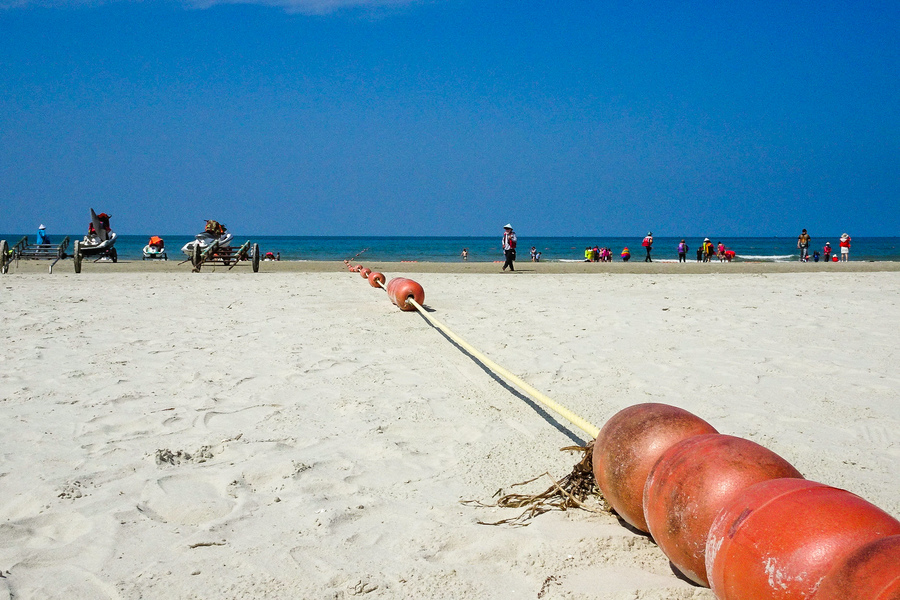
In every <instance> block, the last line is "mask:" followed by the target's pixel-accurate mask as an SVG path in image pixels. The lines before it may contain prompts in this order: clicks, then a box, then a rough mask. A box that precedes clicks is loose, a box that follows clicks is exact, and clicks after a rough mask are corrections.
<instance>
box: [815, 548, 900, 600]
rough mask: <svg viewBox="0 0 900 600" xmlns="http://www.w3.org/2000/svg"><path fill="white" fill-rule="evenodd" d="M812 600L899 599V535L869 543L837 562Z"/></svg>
mask: <svg viewBox="0 0 900 600" xmlns="http://www.w3.org/2000/svg"><path fill="white" fill-rule="evenodd" d="M813 600H900V535H892V536H889V537H884V538H881V539H879V540H875V541H874V542H869V543H868V544H866V545H865V546H861V547H859V548H858V549H856V550H855V551H854V552H852V553H850V554H849V555H848V556H846V557H845V558H844V559H843V560H841V561H838V563H837V564H836V565H834V566H833V567H832V568H831V570H830V571H828V574H827V575H825V579H823V580H822V585H820V586H819V589H818V591H817V592H816V593H815V595H814V596H813Z"/></svg>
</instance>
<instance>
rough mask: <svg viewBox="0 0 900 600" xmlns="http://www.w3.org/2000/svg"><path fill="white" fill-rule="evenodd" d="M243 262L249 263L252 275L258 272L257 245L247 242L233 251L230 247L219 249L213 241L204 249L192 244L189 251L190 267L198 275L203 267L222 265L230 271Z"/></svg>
mask: <svg viewBox="0 0 900 600" xmlns="http://www.w3.org/2000/svg"><path fill="white" fill-rule="evenodd" d="M245 261H249V262H250V265H251V266H252V267H253V272H254V273H258V272H259V244H254V243H251V242H250V240H247V241H246V242H244V244H243V245H242V246H241V247H240V248H238V249H237V250H235V249H234V248H232V247H231V246H223V247H220V246H219V242H218V241H215V242H213V243H212V244H210V245H209V246H207V247H206V249H201V248H200V244H194V247H193V249H192V251H191V265H193V267H194V268H193V272H194V273H199V272H200V269H202V268H203V265H224V266H226V267H228V270H229V271H230V270H231V269H233V268H235V267H236V266H238V265H239V264H240V263H241V262H245Z"/></svg>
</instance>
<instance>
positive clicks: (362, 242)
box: [0, 232, 900, 262]
mask: <svg viewBox="0 0 900 600" xmlns="http://www.w3.org/2000/svg"><path fill="white" fill-rule="evenodd" d="M23 235H24V234H21V233H20V234H18V235H16V234H0V239H5V240H7V242H8V243H9V244H10V245H12V244H14V243H16V242H17V241H18V240H19V239H21V237H22V236H23ZM50 235H51V240H52V241H54V242H58V241H60V240H62V239H63V238H64V237H65V235H57V234H54V233H53V232H50ZM69 237H70V238H71V239H72V240H75V239H80V238H81V237H82V236H81V235H78V236H76V235H74V234H69ZM162 237H163V238H164V239H165V242H166V250H167V251H168V254H169V260H178V261H180V260H183V259H184V258H186V257H185V256H183V255H182V254H181V247H182V246H183V245H184V244H186V243H187V242H189V241H191V240H193V239H194V238H193V237H192V236H184V235H172V236H162ZM148 238H149V236H148V235H120V236H119V237H118V241H117V243H116V249H117V250H118V253H119V260H141V250H142V248H143V247H144V245H145V244H146V243H147V240H148ZM711 239H712V242H713V243H714V244H718V242H719V241H722V242H723V243H724V244H725V246H726V248H728V249H730V250H734V251H735V252H736V253H737V258H736V259H735V260H737V261H753V262H758V261H764V262H790V261H796V260H798V259H799V257H800V254H799V250H797V238H796V237H794V238H772V237H766V238H762V237H746V238H725V237H723V238H711ZM29 240H30V241H31V242H34V234H29ZM247 240H250V241H252V242H255V243H258V244H259V246H260V249H261V251H262V252H263V253H265V252H273V253H279V252H280V253H281V260H343V259H345V258H351V257H353V256H354V255H356V254H357V253H359V252H362V254H361V255H360V260H363V259H365V260H377V261H404V260H408V261H420V262H424V261H432V262H453V261H458V260H461V258H460V253H461V252H462V249H463V248H468V249H469V260H470V261H473V262H493V261H498V260H499V261H502V260H503V252H502V250H501V249H500V236H495V237H324V236H323V237H318V236H307V237H299V236H241V235H239V234H235V239H234V243H233V244H238V245H239V244H241V243H243V242H244V241H247ZM679 241H680V238H674V237H657V238H655V239H654V244H653V259H654V260H662V261H666V260H677V258H678V255H677V253H676V247H677V246H678V242H679ZM685 241H686V242H687V244H688V246H689V247H690V250H689V252H688V260H693V261H695V260H696V249H697V247H698V246H699V245H700V244H701V243H702V241H703V238H685ZM825 242H831V246H832V248H833V249H834V251H835V252H837V253H840V249H839V247H838V242H839V235H835V236H831V237H822V238H814V239H813V245H812V247H811V248H810V254H812V251H813V250H818V251H819V252H821V250H822V246H824V245H825ZM595 245H597V246H600V247H604V246H605V247H608V248H610V249H611V250H612V254H613V260H614V261H615V262H619V261H621V258H619V254H620V253H621V251H622V248H624V247H626V246H627V247H628V248H630V249H631V253H632V260H633V261H642V260H643V258H644V249H643V248H642V247H641V238H640V237H603V236H597V237H591V238H586V237H529V236H519V244H518V259H519V260H528V259H529V251H530V249H531V247H532V246H534V247H535V248H537V250H539V251H540V252H541V254H542V256H541V260H543V261H548V262H556V261H580V260H583V259H584V249H585V246H591V247H593V246H595ZM69 248H70V250H71V245H70V246H69ZM850 258H851V260H854V261H884V260H889V261H900V237H868V238H866V237H854V238H853V241H852V248H851V252H850Z"/></svg>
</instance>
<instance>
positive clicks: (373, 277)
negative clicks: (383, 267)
mask: <svg viewBox="0 0 900 600" xmlns="http://www.w3.org/2000/svg"><path fill="white" fill-rule="evenodd" d="M368 279H369V285H371V286H372V287H374V288H377V287H381V286H380V285H378V283H379V282H381V283H382V284H384V279H385V278H384V274H383V273H379V272H378V271H372V272H370V273H369V277H368Z"/></svg>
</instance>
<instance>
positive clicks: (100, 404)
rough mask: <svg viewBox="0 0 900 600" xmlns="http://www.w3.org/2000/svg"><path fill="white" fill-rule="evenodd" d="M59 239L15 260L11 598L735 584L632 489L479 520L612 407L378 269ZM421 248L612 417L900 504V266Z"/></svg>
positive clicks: (490, 326) (444, 300)
mask: <svg viewBox="0 0 900 600" xmlns="http://www.w3.org/2000/svg"><path fill="white" fill-rule="evenodd" d="M130 264H131V265H140V263H130ZM285 264H290V263H282V264H279V265H277V266H278V267H282V265H285ZM544 264H552V263H544ZM850 264H851V265H856V264H859V265H862V264H878V263H850ZM60 265H64V266H65V269H64V270H57V271H56V272H55V273H54V274H53V275H47V274H46V264H42V265H41V269H40V271H38V272H28V270H27V269H24V270H23V269H19V270H18V271H17V270H15V269H14V270H12V271H11V273H10V274H8V275H3V276H0V313H2V315H3V316H2V322H3V327H2V338H0V339H2V342H3V344H2V347H3V352H2V353H0V416H2V424H3V434H2V436H0V457H2V461H0V497H2V498H3V501H2V503H0V599H2V600H7V598H15V599H16V600H21V599H32V598H33V599H39V598H40V599H43V598H67V599H75V598H85V599H87V598H90V599H100V598H122V599H138V598H204V599H206V598H209V599H213V598H278V599H282V598H283V599H288V598H351V597H366V598H447V599H450V598H471V599H476V598H478V599H481V598H537V597H542V598H548V599H550V598H581V597H587V596H588V595H590V597H594V598H607V599H611V600H620V599H626V598H629V599H631V598H642V599H669V598H675V599H704V600H707V599H712V598H713V595H712V593H711V592H710V591H709V590H706V589H703V588H699V587H695V586H693V585H691V584H689V583H687V582H685V581H684V580H682V579H680V578H679V577H677V576H676V575H675V574H674V573H673V571H672V569H671V568H670V566H669V563H668V561H667V560H666V558H665V557H664V556H663V554H662V552H661V551H660V550H659V549H658V548H657V547H656V546H655V544H654V543H653V542H652V541H651V540H649V539H648V538H647V537H645V536H641V535H638V534H637V533H635V532H632V531H630V530H628V529H627V528H625V527H623V526H622V525H621V524H620V523H619V522H618V521H617V519H616V518H615V517H614V516H613V515H610V514H593V513H589V512H585V511H578V510H575V511H568V512H564V513H563V512H554V513H548V514H545V515H542V516H540V517H538V518H537V519H535V520H534V521H533V522H532V524H531V525H530V526H528V527H523V528H509V527H490V526H485V525H480V524H478V521H479V520H494V519H500V518H504V517H511V516H515V515H516V514H517V511H513V510H503V509H490V508H477V507H472V506H465V505H463V504H461V503H460V501H461V500H466V499H478V500H483V501H490V499H491V497H492V496H493V495H494V493H495V492H496V491H497V490H498V489H500V488H502V489H504V490H506V491H509V490H510V485H511V484H513V483H515V482H518V481H522V480H525V479H528V478H530V477H534V476H536V475H539V474H541V473H544V472H549V473H551V474H553V475H554V476H556V477H561V476H563V475H564V474H566V473H567V472H568V471H569V470H570V469H571V466H572V464H573V463H574V462H575V461H576V460H577V457H576V456H575V455H573V454H570V453H565V452H560V451H559V448H561V447H563V446H567V445H571V444H572V443H573V442H579V443H583V442H586V441H587V439H586V436H585V435H584V434H583V433H581V432H580V431H578V430H574V429H572V428H570V427H568V426H567V425H566V424H565V423H561V422H558V421H557V420H555V419H554V418H553V417H552V416H549V415H547V414H546V413H544V412H543V411H540V410H536V409H535V408H534V406H533V405H530V404H529V403H527V402H525V401H524V400H523V399H522V398H521V396H520V395H519V394H517V393H516V392H515V391H514V390H511V389H510V388H508V387H507V386H505V385H503V384H502V383H501V382H499V381H497V380H496V379H495V378H494V377H492V376H491V374H490V373H488V372H486V371H485V370H484V369H483V368H481V367H480V365H479V364H478V363H476V362H474V361H473V360H472V359H471V358H470V357H469V356H467V355H466V354H464V353H463V352H461V351H460V350H459V349H458V348H457V347H456V346H454V345H453V344H451V343H450V342H448V341H447V340H446V339H445V338H444V337H443V336H442V335H441V334H440V333H439V332H438V331H436V330H434V329H433V328H431V327H430V326H429V325H428V324H427V323H426V322H425V321H424V320H423V318H422V317H421V316H419V315H418V314H416V313H402V312H400V311H398V310H397V309H396V308H394V307H393V306H392V305H391V304H390V303H389V302H388V300H387V299H386V297H385V294H384V293H383V292H381V291H380V290H375V289H373V288H371V287H369V286H368V285H367V284H366V283H365V282H364V281H363V280H362V279H361V278H360V277H359V276H357V275H355V274H348V273H347V272H345V271H340V270H339V269H338V268H337V267H335V265H327V268H323V269H319V272H311V271H312V270H308V271H302V270H294V269H289V268H287V267H285V268H284V270H283V271H281V270H279V271H278V272H273V271H269V272H266V269H267V266H268V265H264V266H263V272H262V273H259V274H255V275H254V274H253V273H251V272H250V270H249V269H247V268H243V267H242V268H241V269H236V270H234V271H232V272H230V273H229V272H224V270H223V269H222V268H221V267H220V268H218V269H217V270H216V272H208V273H207V272H204V273H201V274H197V275H192V274H190V273H189V272H187V270H184V266H182V270H180V271H177V272H172V271H171V269H168V268H167V267H166V266H165V265H152V266H149V267H148V266H146V265H145V266H141V268H140V269H139V268H137V266H135V267H134V268H131V269H129V268H127V267H128V266H129V263H120V264H119V265H105V264H104V265H101V264H97V265H94V264H86V265H85V271H84V273H82V274H81V275H75V274H74V273H72V272H70V271H69V268H70V267H71V264H67V265H66V264H65V263H60ZM60 265H58V266H60ZM417 265H421V263H417V264H415V265H406V264H402V265H401V264H394V265H384V267H385V270H386V271H388V270H389V269H390V270H389V274H391V275H400V274H406V273H413V272H416V273H417V274H416V275H415V279H416V280H418V281H419V282H420V283H422V285H423V286H424V287H425V290H426V304H427V305H428V306H429V307H430V308H431V309H432V310H433V311H434V313H433V314H434V315H435V316H436V317H438V318H439V319H441V320H442V321H443V322H444V323H446V324H447V325H448V326H450V327H452V328H453V330H454V331H455V332H456V333H457V334H459V335H461V336H462V337H463V338H465V339H466V340H467V341H468V342H469V343H471V344H473V345H474V346H475V347H477V348H479V349H480V350H481V351H483V352H484V353H485V354H487V355H488V356H490V357H491V358H492V359H494V360H495V361H497V362H498V363H500V364H501V365H503V366H505V367H506V368H508V369H510V370H511V371H513V372H514V373H516V374H518V375H519V376H521V377H522V378H523V379H525V380H526V381H528V382H529V383H530V384H532V385H534V386H535V387H537V388H538V389H541V390H543V391H544V392H546V393H547V394H549V395H550V396H551V397H553V398H554V399H555V400H557V401H558V402H561V403H562V404H564V405H566V406H568V407H569V408H571V409H572V410H574V411H575V412H577V413H579V414H580V415H582V416H583V417H585V418H586V419H588V420H589V421H591V422H593V423H595V424H597V425H602V424H603V422H605V420H606V419H608V418H609V417H610V416H612V415H613V414H614V413H615V412H616V411H618V410H620V409H622V408H624V407H626V406H629V405H631V404H635V403H639V402H649V401H652V402H665V403H670V404H675V405H677V406H681V407H683V408H685V409H687V410H690V411H692V412H694V413H696V414H698V415H700V416H702V417H703V418H705V419H707V420H708V421H710V422H711V423H712V424H713V425H714V426H715V427H717V428H718V429H719V431H721V432H722V433H728V434H732V435H738V436H744V437H747V438H749V439H751V440H754V441H756V442H758V443H761V444H763V445H765V446H767V447H768V448H770V449H772V450H774V451H775V452H777V453H779V454H780V455H781V456H783V457H785V458H786V459H787V460H789V461H790V462H791V463H792V464H794V465H795V466H796V467H797V468H798V469H799V470H800V471H801V472H802V473H803V474H804V475H806V476H807V477H808V478H810V479H814V480H817V481H821V482H824V483H828V484H831V485H836V486H839V487H843V488H846V489H849V490H851V491H853V492H855V493H857V494H860V495H861V496H863V497H864V498H866V499H868V500H869V501H871V502H873V503H875V504H877V505H879V506H880V507H882V508H883V509H885V510H886V511H888V512H889V513H891V514H892V515H894V516H898V517H900V497H898V495H897V493H896V491H897V489H898V483H900V475H898V471H897V467H896V465H897V464H898V461H900V391H898V390H900V375H898V371H897V368H896V364H897V360H898V352H897V347H898V346H897V342H896V339H895V336H896V332H897V331H898V330H900V308H898V304H897V303H898V301H897V298H900V273H898V272H896V270H894V271H893V272H861V271H860V270H859V269H856V270H851V268H850V267H848V268H845V269H844V270H843V271H837V270H834V271H831V272H823V270H822V269H818V270H817V272H811V271H809V270H807V269H805V268H804V269H798V268H797V267H799V265H796V266H795V267H794V269H793V270H794V271H798V270H799V271H804V272H787V273H782V272H766V273H754V272H739V271H740V270H739V269H732V271H731V272H729V271H727V268H728V267H729V266H728V265H725V266H724V267H725V268H722V269H718V270H716V271H709V272H706V273H697V274H696V275H692V276H683V275H676V274H672V273H673V268H674V267H677V265H671V264H669V265H668V266H665V267H659V268H660V270H661V271H662V272H656V273H648V272H637V273H624V272H615V273H613V274H604V273H601V272H600V271H599V269H597V270H595V272H592V273H553V272H547V273H538V272H537V271H533V272H531V273H529V272H527V271H525V269H524V267H526V266H528V267H530V266H531V265H530V264H528V265H526V264H524V263H523V265H522V267H523V273H521V274H519V275H509V274H506V275H503V274H499V273H487V272H473V273H469V272H459V271H460V269H459V268H456V269H449V268H448V269H435V271H438V272H420V271H418V270H415V271H414V269H415V268H416V266H417ZM170 266H171V264H170ZM468 266H469V265H465V267H468ZM612 266H616V265H615V263H614V264H613V265H612ZM717 266H718V265H717ZM730 266H731V267H736V266H738V265H737V264H735V265H730ZM820 266H821V265H820ZM833 266H837V267H842V265H829V267H833ZM107 267H111V268H107ZM488 267H491V268H492V269H493V270H496V269H497V268H498V265H490V264H488ZM542 267H543V265H539V266H538V269H540V268H542ZM581 267H582V268H584V267H609V265H581ZM691 267H693V268H695V269H696V268H698V267H696V266H695V265H691ZM802 267H807V265H803V266H802ZM388 268H389V269H388ZM404 268H406V270H405V271H404V270H402V269H404ZM485 268H487V267H485ZM638 268H640V267H638ZM328 271H333V272H328ZM441 271H443V272H441ZM454 271H456V272H454ZM531 275H539V276H531ZM546 483H548V482H546V481H545V482H544V484H540V485H539V484H534V485H533V486H531V488H530V489H532V490H537V489H539V488H543V487H545V484H546Z"/></svg>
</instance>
